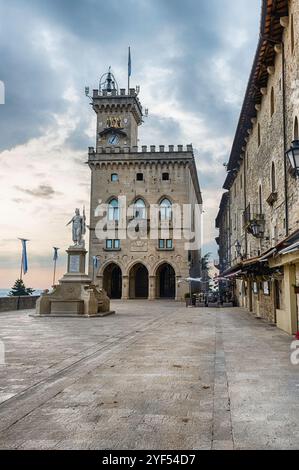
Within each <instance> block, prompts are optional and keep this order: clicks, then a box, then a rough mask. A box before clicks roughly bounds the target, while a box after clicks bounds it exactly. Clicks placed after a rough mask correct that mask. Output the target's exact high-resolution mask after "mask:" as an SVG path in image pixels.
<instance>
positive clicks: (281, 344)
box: [0, 301, 299, 450]
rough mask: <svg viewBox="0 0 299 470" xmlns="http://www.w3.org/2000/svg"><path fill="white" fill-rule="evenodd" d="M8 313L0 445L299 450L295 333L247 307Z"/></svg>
mask: <svg viewBox="0 0 299 470" xmlns="http://www.w3.org/2000/svg"><path fill="white" fill-rule="evenodd" d="M112 307H113V309H115V310H116V311H117V314H116V315H114V316H111V317H106V318H97V319H59V318H55V319H50V318H39V319H37V318H31V317H29V316H28V311H22V312H10V313H2V314H1V316H0V337H1V339H2V340H3V341H4V343H5V346H6V365H5V366H0V373H1V383H0V386H1V388H0V400H1V404H0V448H1V449H149V450H150V449H297V448H299V411H298V395H299V366H297V367H295V366H292V365H291V363H290V344H291V340H292V338H291V337H289V336H288V335H286V334H284V333H282V332H280V331H279V330H277V329H276V328H273V327H271V326H269V325H267V324H265V323H263V322H261V321H259V320H257V319H255V318H252V317H251V316H250V315H249V314H248V313H246V312H245V311H242V310H240V309H230V310H212V309H186V308H185V307H184V305H183V304H177V303H175V302H167V301H165V302H158V301H157V302H141V301H130V302H113V303H112Z"/></svg>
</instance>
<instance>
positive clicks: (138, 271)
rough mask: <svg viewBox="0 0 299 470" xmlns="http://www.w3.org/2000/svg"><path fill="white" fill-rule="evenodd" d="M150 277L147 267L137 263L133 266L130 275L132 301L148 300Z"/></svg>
mask: <svg viewBox="0 0 299 470" xmlns="http://www.w3.org/2000/svg"><path fill="white" fill-rule="evenodd" d="M148 284H149V275H148V270H147V268H146V266H144V264H142V263H137V264H134V266H132V268H131V270H130V273H129V296H130V299H148V293H149V289H148Z"/></svg>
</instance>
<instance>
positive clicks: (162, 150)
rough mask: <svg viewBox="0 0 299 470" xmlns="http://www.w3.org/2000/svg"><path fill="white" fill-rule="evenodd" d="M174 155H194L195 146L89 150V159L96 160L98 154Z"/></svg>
mask: <svg viewBox="0 0 299 470" xmlns="http://www.w3.org/2000/svg"><path fill="white" fill-rule="evenodd" d="M111 153H113V154H140V155H142V154H173V153H179V154H181V153H192V154H193V146H192V144H191V145H187V146H185V147H184V146H183V145H176V146H175V145H168V147H166V146H165V145H159V146H158V147H157V146H156V145H150V146H147V145H142V146H141V147H138V146H134V147H98V148H97V149H96V150H95V148H94V147H89V148H88V155H89V158H90V159H92V158H96V155H97V154H111Z"/></svg>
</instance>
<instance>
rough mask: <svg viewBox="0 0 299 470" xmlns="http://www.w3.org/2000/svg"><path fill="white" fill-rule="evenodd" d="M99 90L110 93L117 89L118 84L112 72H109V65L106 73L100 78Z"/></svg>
mask: <svg viewBox="0 0 299 470" xmlns="http://www.w3.org/2000/svg"><path fill="white" fill-rule="evenodd" d="M99 88H100V91H106V92H107V93H112V92H113V91H114V90H116V91H118V85H117V82H116V80H115V77H114V75H113V73H112V72H111V66H110V67H109V69H108V72H107V73H104V74H103V75H102V76H101V79H100V87H99Z"/></svg>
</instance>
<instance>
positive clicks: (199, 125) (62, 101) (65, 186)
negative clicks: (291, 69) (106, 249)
mask: <svg viewBox="0 0 299 470" xmlns="http://www.w3.org/2000/svg"><path fill="white" fill-rule="evenodd" d="M260 8H261V0H250V1H249V0H238V1H236V0H184V1H182V0H110V1H109V0H10V1H9V2H7V1H5V0H0V17H1V18H2V25H1V29H0V54H1V55H0V56H1V68H0V80H1V81H2V82H3V83H4V84H5V104H4V105H0V129H1V134H0V159H1V172H0V187H1V192H0V205H1V234H0V288H7V287H10V286H11V285H12V284H13V282H14V280H15V279H16V278H17V277H18V273H19V258H20V242H18V240H17V237H21V236H22V237H26V238H28V239H30V243H29V245H28V254H29V272H28V274H27V275H26V278H25V280H26V284H27V285H28V286H29V285H31V286H33V287H36V288H38V287H41V288H44V287H48V286H49V285H50V284H51V272H52V246H55V245H56V246H59V247H61V253H63V252H64V250H65V248H66V247H67V246H68V245H69V244H70V241H71V240H70V232H69V229H67V228H66V227H65V224H66V223H67V222H68V221H69V219H70V218H71V216H72V213H73V210H74V208H75V207H77V206H78V207H82V206H83V205H84V204H85V205H86V207H87V208H88V201H89V176H90V175H89V169H88V168H87V166H86V164H85V161H86V159H87V152H86V149H87V147H88V146H92V145H94V143H95V115H94V114H93V111H92V109H91V108H90V106H89V102H88V100H87V99H86V98H85V96H84V87H85V86H86V85H89V86H90V87H91V89H92V88H97V86H98V79H99V77H100V75H101V74H102V73H103V72H105V71H106V70H107V68H108V66H109V65H111V66H112V69H113V71H114V73H115V75H116V78H117V80H118V83H119V84H120V86H122V87H125V86H126V80H127V79H126V75H127V47H128V45H130V46H131V50H132V82H131V84H132V85H135V84H138V85H140V86H141V93H140V99H141V101H142V104H143V105H144V106H145V107H148V108H149V117H148V119H147V120H146V122H145V124H144V125H143V127H142V128H141V129H140V145H141V144H147V145H150V144H156V145H159V144H165V145H168V144H188V143H191V142H192V143H193V146H194V148H195V153H196V160H197V166H198V172H199V179H200V183H201V187H202V190H203V196H204V209H205V219H204V222H205V233H204V240H205V246H204V251H205V252H207V251H214V253H215V251H216V247H215V243H214V238H215V236H216V231H215V229H214V225H215V224H214V219H215V216H216V213H217V210H218V206H219V201H220V197H221V193H222V189H221V188H222V185H223V181H224V179H225V168H224V167H223V163H224V162H226V161H227V160H228V156H229V152H230V148H231V145H232V139H233V136H234V132H235V128H236V124H237V120H238V117H239V113H240V107H241V104H242V101H243V97H244V91H245V88H246V84H247V80H248V75H249V71H250V68H251V64H252V61H253V56H254V52H255V48H256V44H257V39H258V28H259V17H260ZM64 271H65V258H64V256H61V257H60V260H59V274H63V272H64Z"/></svg>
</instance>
